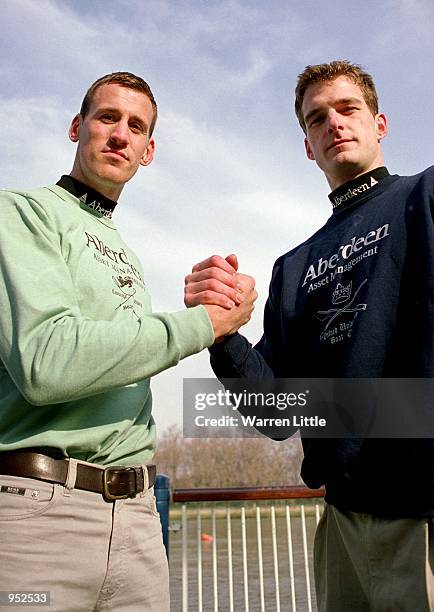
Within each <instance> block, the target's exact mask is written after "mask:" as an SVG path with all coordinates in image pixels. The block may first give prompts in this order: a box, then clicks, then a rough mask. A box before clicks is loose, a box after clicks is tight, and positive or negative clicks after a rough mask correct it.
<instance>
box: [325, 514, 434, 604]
mask: <svg viewBox="0 0 434 612" xmlns="http://www.w3.org/2000/svg"><path fill="white" fill-rule="evenodd" d="M314 567H315V585H316V592H317V602H318V610H319V612H433V611H434V576H433V567H434V537H433V519H409V518H407V519H394V520H389V519H383V518H378V517H373V516H371V515H368V514H359V513H355V512H341V511H339V510H337V508H335V507H334V506H331V505H327V504H326V506H325V510H324V514H323V516H322V517H321V520H320V522H319V525H318V529H317V533H316V535H315V547H314Z"/></svg>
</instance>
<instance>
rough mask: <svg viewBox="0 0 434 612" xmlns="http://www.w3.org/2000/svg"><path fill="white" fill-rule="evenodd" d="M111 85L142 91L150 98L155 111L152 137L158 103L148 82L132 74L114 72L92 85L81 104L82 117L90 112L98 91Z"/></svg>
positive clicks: (151, 126) (151, 128)
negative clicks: (103, 86) (104, 86)
mask: <svg viewBox="0 0 434 612" xmlns="http://www.w3.org/2000/svg"><path fill="white" fill-rule="evenodd" d="M109 84H116V85H121V86H122V87H127V88H129V89H135V90H136V91H141V92H142V93H144V94H145V95H146V96H148V98H149V100H150V102H151V104H152V109H153V111H154V115H153V117H152V121H151V125H150V126H149V136H152V132H153V131H154V128H155V123H156V122H157V114H158V113H157V103H156V102H155V98H154V94H153V93H152V91H151V88H150V87H149V85H148V84H147V83H146V81H144V80H143V79H142V78H141V77H139V76H136V75H135V74H132V73H131V72H112V73H111V74H106V75H105V76H102V77H101V78H99V79H97V80H96V81H95V82H94V83H92V85H91V86H90V87H89V89H88V90H87V92H86V95H85V96H84V98H83V102H82V103H81V109H80V115H81V116H82V117H83V118H84V117H85V116H86V115H87V113H88V112H89V108H90V106H91V104H92V101H93V96H94V95H95V92H96V90H97V89H98V88H99V87H101V86H102V85H109Z"/></svg>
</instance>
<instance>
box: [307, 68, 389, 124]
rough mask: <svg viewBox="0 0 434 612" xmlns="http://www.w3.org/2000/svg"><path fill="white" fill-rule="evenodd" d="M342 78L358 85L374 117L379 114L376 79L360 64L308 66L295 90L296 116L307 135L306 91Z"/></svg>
mask: <svg viewBox="0 0 434 612" xmlns="http://www.w3.org/2000/svg"><path fill="white" fill-rule="evenodd" d="M340 76H345V77H347V78H348V79H350V80H351V81H353V82H354V83H355V84H356V85H358V86H359V87H360V89H361V91H362V95H363V99H364V100H365V102H366V104H367V106H368V108H369V110H370V111H371V113H372V114H373V115H374V116H375V115H376V114H377V113H378V97H377V91H376V89H375V85H374V79H373V78H372V76H371V75H370V74H368V73H367V72H365V71H364V70H363V68H362V67H361V66H359V65H358V64H352V63H351V62H349V61H347V60H336V61H334V62H330V63H329V64H315V65H312V66H306V68H305V69H304V70H303V72H302V73H301V74H300V75H299V76H298V80H297V87H296V88H295V114H296V115H297V119H298V122H299V123H300V126H301V129H302V130H303V132H304V133H306V123H305V121H304V117H303V112H302V109H301V107H302V105H303V99H304V94H305V93H306V89H307V88H308V87H309V85H312V83H318V82H320V81H333V80H334V79H336V78H338V77H340Z"/></svg>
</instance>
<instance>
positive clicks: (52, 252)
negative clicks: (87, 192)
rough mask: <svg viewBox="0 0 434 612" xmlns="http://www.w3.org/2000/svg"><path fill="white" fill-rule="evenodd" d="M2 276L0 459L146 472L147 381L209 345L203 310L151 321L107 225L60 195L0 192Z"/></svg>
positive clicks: (142, 283) (138, 270) (128, 258)
mask: <svg viewBox="0 0 434 612" xmlns="http://www.w3.org/2000/svg"><path fill="white" fill-rule="evenodd" d="M145 240H146V236H144V241H145ZM0 267H1V273H0V360H1V362H0V451H4V450H13V449H18V448H27V447H56V448H59V449H61V450H62V451H63V453H64V454H65V455H66V456H71V457H75V458H77V459H81V460H85V461H90V462H93V463H100V464H103V465H108V464H115V463H117V464H132V463H146V462H148V461H149V460H150V459H151V457H152V455H153V451H154V444H155V425H154V421H153V419H152V416H151V403H152V402H151V392H150V388H149V378H150V377H151V376H153V375H154V374H157V373H158V372H160V371H162V370H165V369H166V368H169V367H171V366H174V365H175V364H177V363H178V362H179V360H180V359H182V358H184V357H187V356H188V355H192V354H194V353H197V352H199V351H201V350H202V349H203V348H205V347H207V346H210V345H211V344H212V343H213V340H214V337H213V330H212V326H211V322H210V320H209V317H208V315H207V312H206V309H205V308H204V307H203V306H198V307H196V308H191V309H188V310H187V309H185V310H182V311H180V312H174V313H152V312H151V302H150V297H149V293H148V291H147V288H146V278H144V275H143V271H142V267H141V265H140V263H139V261H138V259H137V257H136V256H135V254H134V253H133V252H132V251H131V250H130V249H129V248H128V247H127V245H126V244H125V243H124V242H123V240H122V238H121V237H120V235H119V232H118V231H117V229H116V227H115V225H114V224H113V223H112V221H111V220H109V219H106V218H105V217H102V216H101V215H99V214H98V213H95V212H93V211H92V210H91V209H88V208H86V207H85V206H84V205H83V204H82V203H81V202H80V201H79V200H78V199H77V198H76V197H74V196H73V195H71V194H69V193H68V192H67V191H65V190H64V189H62V188H61V187H59V186H51V187H44V188H41V189H38V190H34V191H30V192H10V191H9V192H0ZM180 282H181V279H180Z"/></svg>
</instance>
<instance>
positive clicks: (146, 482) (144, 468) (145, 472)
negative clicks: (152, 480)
mask: <svg viewBox="0 0 434 612" xmlns="http://www.w3.org/2000/svg"><path fill="white" fill-rule="evenodd" d="M140 467H141V468H142V472H143V495H144V494H145V493H146V491H147V490H148V489H149V472H148V467H147V466H146V465H142V466H140Z"/></svg>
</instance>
